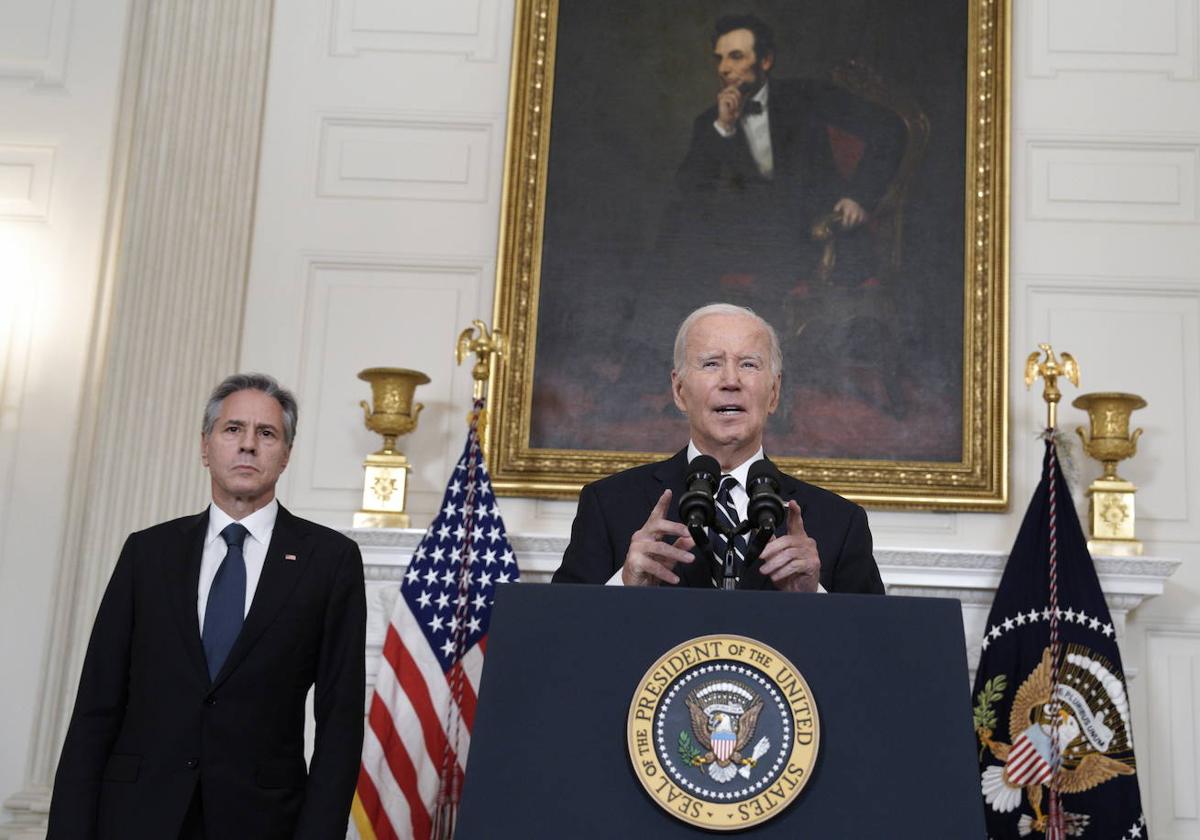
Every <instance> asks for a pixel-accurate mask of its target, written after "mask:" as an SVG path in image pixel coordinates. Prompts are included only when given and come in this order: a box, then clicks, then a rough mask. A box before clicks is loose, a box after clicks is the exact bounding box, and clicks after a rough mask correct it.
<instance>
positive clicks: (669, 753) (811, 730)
mask: <svg viewBox="0 0 1200 840" xmlns="http://www.w3.org/2000/svg"><path fill="white" fill-rule="evenodd" d="M627 736H628V742H629V758H630V760H631V761H632V762H633V768H634V772H635V773H636V775H637V777H638V779H639V780H640V781H641V783H642V786H643V787H645V788H646V792H647V793H649V794H650V796H651V798H652V799H654V801H655V802H657V803H658V804H659V806H661V807H662V808H663V809H665V810H666V811H667V812H668V813H670V814H671V815H672V816H674V817H675V818H677V819H680V820H683V821H684V822H688V823H691V824H692V825H698V826H702V827H704V828H709V829H716V830H720V831H732V830H737V829H741V828H749V827H750V826H752V825H757V824H758V823H761V822H764V821H765V820H769V819H771V818H772V817H775V816H778V815H779V814H780V813H782V812H783V810H784V808H786V807H787V806H788V805H789V804H790V803H791V802H792V801H793V800H794V799H795V798H796V796H798V795H799V793H800V791H801V790H803V789H804V786H805V784H807V783H808V779H809V776H810V775H811V774H812V769H813V765H814V764H815V763H816V760H817V747H818V743H819V739H820V726H819V723H818V719H817V706H816V703H815V702H814V701H813V697H812V692H811V690H810V689H809V687H808V683H806V682H805V681H804V677H802V676H801V675H800V672H799V671H797V670H796V667H795V666H794V665H793V664H792V663H791V662H789V661H788V660H787V659H785V658H784V657H783V656H782V655H780V653H779V652H778V651H776V650H774V649H773V648H771V647H768V646H767V645H764V644H762V643H761V642H756V641H755V640H754V639H748V638H745V637H744V636H723V635H720V636H701V637H699V638H696V639H691V640H689V641H686V642H684V643H682V644H680V645H678V646H676V647H675V648H673V649H671V650H669V651H667V652H666V653H664V654H663V655H662V657H661V658H660V659H659V660H658V661H657V662H655V663H654V665H652V666H651V668H650V670H649V671H647V672H646V675H645V676H644V677H643V678H642V680H641V682H640V683H639V684H638V687H637V692H636V694H634V697H633V702H632V703H631V704H630V707H629V721H628V727H627Z"/></svg>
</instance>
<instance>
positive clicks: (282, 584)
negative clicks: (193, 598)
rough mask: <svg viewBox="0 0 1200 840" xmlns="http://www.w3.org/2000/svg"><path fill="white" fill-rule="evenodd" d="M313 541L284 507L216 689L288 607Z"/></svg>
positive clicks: (302, 572)
mask: <svg viewBox="0 0 1200 840" xmlns="http://www.w3.org/2000/svg"><path fill="white" fill-rule="evenodd" d="M309 541H310V535H309V533H308V529H307V528H305V527H304V524H303V523H302V522H301V520H299V519H297V518H296V517H294V516H292V514H290V513H288V511H287V510H286V509H285V508H284V507H283V505H280V506H279V514H278V516H276V518H275V529H274V530H273V531H272V532H271V544H270V545H269V546H267V557H266V560H265V561H264V562H263V570H262V575H261V576H260V577H259V579H258V587H257V588H256V589H255V590H254V599H253V600H252V601H251V602H250V612H248V613H247V614H246V621H245V623H244V624H242V631H241V632H240V633H239V634H238V637H237V641H235V642H234V643H233V648H232V649H231V650H230V651H229V657H228V658H227V659H226V660H225V664H224V665H223V666H221V671H220V673H218V674H217V678H216V679H215V680H213V686H214V687H215V686H217V685H220V684H221V683H222V682H224V681H225V680H226V679H227V678H228V677H229V675H230V673H232V671H233V670H234V669H235V668H237V666H238V665H239V664H240V663H241V661H242V660H243V659H245V658H246V654H247V653H249V652H250V650H251V648H253V647H254V643H255V642H257V641H258V639H259V637H260V636H262V634H263V631H265V630H266V629H267V627H269V626H270V625H271V622H272V621H274V620H275V617H276V615H278V613H279V610H280V609H281V608H282V607H283V605H284V604H285V603H287V600H288V598H289V596H291V594H292V590H293V589H294V588H295V586H296V583H297V581H299V580H300V577H301V576H302V575H303V574H304V570H305V568H306V567H307V565H308V555H309ZM193 612H195V610H193Z"/></svg>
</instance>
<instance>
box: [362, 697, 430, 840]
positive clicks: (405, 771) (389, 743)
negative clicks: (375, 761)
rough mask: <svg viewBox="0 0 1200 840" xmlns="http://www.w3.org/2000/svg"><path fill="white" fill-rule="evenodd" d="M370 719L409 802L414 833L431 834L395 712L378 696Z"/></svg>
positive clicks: (389, 765)
mask: <svg viewBox="0 0 1200 840" xmlns="http://www.w3.org/2000/svg"><path fill="white" fill-rule="evenodd" d="M370 722H371V732H372V733H374V734H375V736H376V737H377V738H378V740H379V745H380V747H381V754H382V756H383V760H384V762H385V763H386V765H387V768H388V770H390V771H391V777H392V778H393V779H394V780H395V782H396V785H397V787H398V788H399V790H400V793H401V794H402V795H403V796H404V800H405V802H406V803H407V804H408V812H409V821H410V822H411V824H412V829H413V834H414V836H416V837H426V836H428V835H429V828H430V818H429V813H428V811H427V810H426V808H425V805H424V803H423V800H422V796H421V794H420V786H419V783H418V778H417V769H416V768H415V767H414V766H413V762H412V759H411V758H410V756H409V754H408V751H407V750H405V749H404V746H403V742H402V741H401V740H400V737H399V734H398V733H397V732H396V728H395V725H394V723H393V721H392V716H391V715H390V714H388V711H387V707H386V706H384V705H383V701H381V700H380V699H379V698H378V696H376V697H375V698H374V699H373V701H372V703H371V717H370Z"/></svg>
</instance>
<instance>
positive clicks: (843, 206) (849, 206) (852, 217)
mask: <svg viewBox="0 0 1200 840" xmlns="http://www.w3.org/2000/svg"><path fill="white" fill-rule="evenodd" d="M833 212H834V213H837V214H838V216H839V217H840V218H841V222H842V228H843V229H845V230H851V229H852V228H856V227H858V226H859V225H861V224H862V223H863V222H865V221H866V220H867V211H866V210H864V209H863V208H862V205H861V204H859V203H858V202H857V201H855V200H854V199H853V198H843V199H841V200H840V201H838V203H837V204H835V205H833Z"/></svg>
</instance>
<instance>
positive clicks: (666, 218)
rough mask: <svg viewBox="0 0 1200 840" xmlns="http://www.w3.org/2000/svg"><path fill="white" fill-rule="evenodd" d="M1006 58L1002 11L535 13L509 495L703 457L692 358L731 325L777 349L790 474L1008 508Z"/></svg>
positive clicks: (504, 466)
mask: <svg viewBox="0 0 1200 840" xmlns="http://www.w3.org/2000/svg"><path fill="white" fill-rule="evenodd" d="M1009 32H1010V22H1009V7H1008V5H1007V2H1002V0H840V2H838V3H824V2H816V0H745V1H744V2H729V0H654V1H653V2H650V0H606V2H603V3H596V2H591V0H518V2H517V8H516V22H515V34H514V53H513V71H512V82H511V94H510V109H509V130H508V149H507V162H506V171H505V187H504V200H503V210H502V214H503V216H502V221H501V230H500V258H499V263H498V271H497V274H498V277H497V296H496V308H495V325H496V327H497V328H498V329H500V330H501V331H502V332H503V333H504V334H505V335H506V336H507V339H508V348H507V354H506V357H505V359H504V360H503V362H502V363H501V364H500V365H499V367H498V372H497V375H496V376H495V377H494V378H493V379H492V381H491V382H490V384H489V396H490V399H489V405H490V413H491V417H490V420H489V423H488V428H487V431H486V437H485V446H486V447H487V451H488V459H489V464H490V467H491V472H492V477H493V483H494V484H495V486H496V488H497V490H498V491H499V492H502V493H507V494H510V495H526V496H542V497H559V498H566V497H571V496H573V495H574V494H576V493H577V492H578V491H579V488H580V487H581V486H582V485H584V484H586V483H587V482H589V481H592V480H595V479H596V478H599V477H602V476H604V475H607V474H610V473H612V472H615V471H617V470H620V469H624V468H627V467H630V466H633V465H635V464H638V463H645V462H647V461H650V460H657V459H659V458H663V457H666V456H667V455H669V454H670V453H673V452H675V451H677V450H678V449H679V448H680V447H682V446H683V445H685V444H686V442H687V424H686V421H685V420H684V419H683V418H682V417H681V415H680V413H679V411H678V410H677V409H676V407H675V405H674V403H673V400H672V397H671V391H670V370H671V366H672V351H673V342H674V337H675V332H676V329H677V327H678V325H679V323H680V322H681V320H682V319H683V318H684V317H685V316H686V315H687V313H689V312H690V311H692V310H694V309H696V308H697V307H699V306H702V305H704V304H708V303H713V302H728V303H733V304H737V305H742V306H749V307H750V308H751V309H753V310H754V311H755V312H757V313H758V314H760V315H762V316H763V317H764V318H765V319H766V320H767V321H769V322H770V323H771V324H772V325H773V326H774V328H775V330H776V332H777V334H778V336H779V339H780V345H781V348H782V352H783V384H782V390H781V399H780V405H779V408H778V410H777V411H776V412H775V413H774V414H773V415H772V417H771V418H770V421H769V423H768V426H767V430H766V442H765V446H766V450H767V452H768V453H769V454H770V455H771V457H772V459H773V460H774V461H775V462H776V463H777V464H779V465H780V466H781V467H782V468H783V469H785V470H787V471H788V472H790V473H792V474H794V475H796V476H798V477H800V478H803V479H805V480H807V481H811V482H814V483H816V484H820V485H822V486H824V487H827V488H829V489H831V490H835V491H837V492H839V493H842V494H843V495H846V496H848V497H850V498H852V499H855V500H857V501H860V502H863V503H865V504H871V505H874V506H890V507H905V508H917V509H922V508H924V509H931V508H942V509H960V510H962V509H989V508H998V507H1003V506H1004V505H1006V504H1007V484H1008V480H1007V479H1008V477H1007V472H1008V469H1007V458H1006V448H1007V405H1006V381H1005V380H1006V357H1007V312H1006V308H1007V282H1008V280H1007V249H1008V236H1007V231H1008V219H1007V212H1008V170H1009V167H1008V141H1007V132H1008V109H1009V93H1008V91H1009V82H1008V79H1009V64H1008V62H1009Z"/></svg>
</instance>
